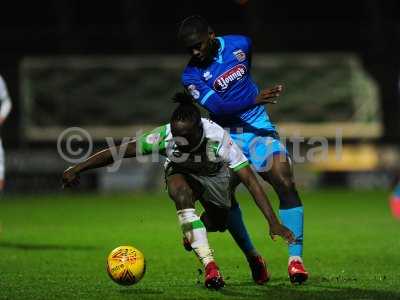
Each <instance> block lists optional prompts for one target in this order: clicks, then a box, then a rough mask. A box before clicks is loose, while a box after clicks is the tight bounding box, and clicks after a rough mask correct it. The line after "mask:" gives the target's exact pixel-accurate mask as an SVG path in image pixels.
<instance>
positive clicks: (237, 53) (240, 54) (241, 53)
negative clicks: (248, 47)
mask: <svg viewBox="0 0 400 300" xmlns="http://www.w3.org/2000/svg"><path fill="white" fill-rule="evenodd" d="M232 53H233V55H235V57H236V59H237V60H238V61H239V62H242V61H244V60H245V59H246V53H244V51H243V50H242V49H238V50H235V51H233V52H232Z"/></svg>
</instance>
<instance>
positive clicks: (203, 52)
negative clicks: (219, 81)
mask: <svg viewBox="0 0 400 300" xmlns="http://www.w3.org/2000/svg"><path fill="white" fill-rule="evenodd" d="M214 38H215V35H214V33H211V34H207V35H206V36H204V37H203V38H202V39H200V40H201V41H200V42H198V43H196V44H194V45H191V46H189V47H187V50H188V51H189V53H190V55H191V56H192V57H193V58H194V59H196V60H197V61H199V62H204V61H205V60H208V59H210V56H212V55H213V47H212V45H213V41H214Z"/></svg>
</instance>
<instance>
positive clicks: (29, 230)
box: [0, 190, 400, 300]
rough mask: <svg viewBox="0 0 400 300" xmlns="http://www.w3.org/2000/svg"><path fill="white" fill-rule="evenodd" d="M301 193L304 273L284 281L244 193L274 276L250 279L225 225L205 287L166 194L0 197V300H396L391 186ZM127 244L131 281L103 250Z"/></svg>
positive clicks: (397, 235) (282, 265)
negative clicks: (140, 262)
mask: <svg viewBox="0 0 400 300" xmlns="http://www.w3.org/2000/svg"><path fill="white" fill-rule="evenodd" d="M269 194H271V197H272V199H273V203H274V207H275V208H276V207H277V201H276V198H275V197H274V196H272V193H271V192H269ZM302 198H303V199H304V200H303V201H304V206H305V249H304V250H305V253H304V259H305V263H306V266H307V268H308V270H309V272H310V279H309V281H308V282H307V283H306V284H305V285H302V286H292V285H291V284H290V283H289V280H288V278H287V247H286V245H285V244H284V242H283V241H282V240H278V241H276V242H273V241H271V240H270V239H269V237H268V235H267V226H266V222H265V221H264V219H263V217H262V215H261V213H260V212H259V211H258V210H257V208H256V206H255V204H254V203H253V201H252V200H251V198H250V197H249V195H248V194H245V193H244V194H241V196H240V197H239V201H240V204H241V207H242V210H243V213H244V219H245V222H246V223H247V226H248V229H249V231H250V233H251V236H252V238H253V240H254V242H255V245H256V246H257V248H258V249H259V251H260V252H261V253H262V254H263V255H264V256H265V258H266V259H267V260H268V263H269V269H270V271H271V272H272V279H271V281H270V282H269V283H268V284H267V285H265V286H258V285H256V284H254V283H253V281H252V279H251V276H250V271H249V268H248V265H247V263H246V260H245V259H244V257H243V255H242V253H241V252H240V251H239V250H238V247H237V246H236V245H235V244H234V242H233V241H232V239H231V237H230V235H229V233H211V234H210V235H209V239H210V243H211V246H212V248H214V250H215V258H216V260H217V262H218V264H219V266H220V268H221V271H222V273H223V275H224V277H225V280H226V287H225V288H224V289H222V290H220V291H209V290H207V289H206V288H205V287H204V285H203V274H200V272H199V268H200V265H199V263H198V262H197V260H196V259H195V257H194V254H193V253H189V252H186V251H185V250H184V249H183V247H182V245H181V237H182V234H181V232H180V229H179V226H178V222H177V217H176V213H175V209H174V206H173V204H172V202H171V201H170V200H169V199H168V198H167V194H166V193H159V194H144V193H137V194H134V193H132V194H115V195H114V194H107V195H95V194H82V193H79V192H78V193H72V194H70V193H63V192H60V194H57V195H42V196H38V195H37V196H27V195H25V196H7V197H6V198H3V199H0V222H1V233H0V299H291V300H294V299H307V300H309V299H400V291H399V287H400V222H398V221H396V220H394V219H392V217H391V215H390V212H389V209H388V202H387V198H388V193H387V192H385V191H364V192H355V191H350V190H322V191H304V192H302ZM125 244H128V245H133V246H135V247H137V248H138V249H140V250H141V251H143V252H144V254H145V257H146V260H147V272H146V275H145V276H144V278H143V279H142V281H141V282H139V283H138V284H136V285H134V286H130V287H123V286H119V285H117V284H116V283H114V282H112V281H111V280H110V278H109V277H108V275H107V273H106V269H105V264H106V257H107V255H108V253H109V252H110V251H111V250H112V249H114V248H115V247H117V246H119V245H125Z"/></svg>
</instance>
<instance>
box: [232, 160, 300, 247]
mask: <svg viewBox="0 0 400 300" xmlns="http://www.w3.org/2000/svg"><path fill="white" fill-rule="evenodd" d="M237 175H238V176H239V178H240V180H241V181H242V182H243V184H244V185H245V186H246V187H247V189H248V190H249V192H250V193H251V195H252V196H253V198H254V200H255V202H256V203H257V206H258V207H259V208H260V210H261V211H262V213H263V214H264V216H265V218H266V219H267V221H268V224H269V234H270V236H271V238H272V239H273V240H274V239H275V236H277V235H279V236H281V237H282V238H283V239H285V240H286V241H287V242H289V243H293V242H294V241H295V238H294V235H293V233H292V232H291V231H290V230H289V229H288V228H286V227H285V226H283V225H282V224H281V223H280V222H279V220H278V218H277V217H276V215H275V213H274V210H273V209H272V206H271V203H270V201H269V199H268V197H267V195H266V194H265V192H264V190H263V188H262V187H261V185H260V183H259V182H258V180H257V178H256V176H255V174H254V172H253V171H252V170H251V168H250V167H249V166H247V167H244V168H242V169H240V170H239V171H238V172H237Z"/></svg>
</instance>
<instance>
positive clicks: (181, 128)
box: [170, 92, 203, 152]
mask: <svg viewBox="0 0 400 300" xmlns="http://www.w3.org/2000/svg"><path fill="white" fill-rule="evenodd" d="M173 100H174V102H176V103H179V105H178V107H177V108H176V109H175V110H174V112H173V113H172V116H171V121H170V124H171V133H172V135H173V136H174V138H175V143H176V145H177V146H178V148H179V149H180V150H181V151H183V152H190V151H191V150H192V149H194V148H196V146H198V145H199V144H200V143H201V141H202V138H203V125H202V122H201V114H200V111H199V109H198V108H197V106H196V105H195V104H194V101H193V97H192V96H191V95H189V94H188V93H186V92H181V93H176V94H175V95H174V97H173Z"/></svg>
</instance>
